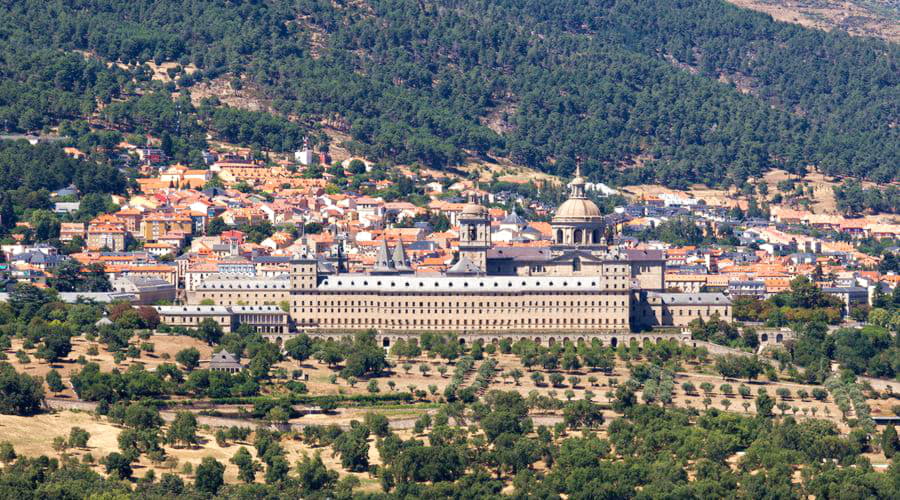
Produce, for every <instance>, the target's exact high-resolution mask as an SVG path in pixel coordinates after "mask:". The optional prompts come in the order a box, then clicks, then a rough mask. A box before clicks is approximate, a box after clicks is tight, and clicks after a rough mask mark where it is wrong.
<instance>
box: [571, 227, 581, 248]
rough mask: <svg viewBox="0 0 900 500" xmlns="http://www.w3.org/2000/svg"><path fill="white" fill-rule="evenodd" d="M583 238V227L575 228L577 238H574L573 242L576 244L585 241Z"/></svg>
mask: <svg viewBox="0 0 900 500" xmlns="http://www.w3.org/2000/svg"><path fill="white" fill-rule="evenodd" d="M581 238H582V231H581V229H576V230H575V238H574V239H573V240H574V241H572V243H574V244H576V245H580V244H581V243H583V242H582V241H581Z"/></svg>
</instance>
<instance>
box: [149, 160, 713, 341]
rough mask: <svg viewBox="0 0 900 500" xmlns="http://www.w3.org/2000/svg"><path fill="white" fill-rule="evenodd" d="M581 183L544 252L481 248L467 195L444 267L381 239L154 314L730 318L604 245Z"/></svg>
mask: <svg viewBox="0 0 900 500" xmlns="http://www.w3.org/2000/svg"><path fill="white" fill-rule="evenodd" d="M584 188H585V179H584V178H582V177H581V175H580V172H576V176H575V178H574V179H573V181H572V182H571V184H570V195H569V198H568V200H566V201H565V202H564V203H563V204H562V205H561V206H560V207H559V208H558V209H557V211H556V214H555V216H554V218H553V220H552V223H551V225H552V228H553V244H552V245H551V246H549V247H494V246H492V244H491V228H490V222H489V217H488V212H487V210H486V209H485V208H484V207H483V206H480V205H478V204H476V203H474V202H472V203H470V204H469V205H467V206H466V208H465V209H464V210H463V211H462V213H461V215H460V216H459V220H458V222H459V257H458V260H457V262H456V263H455V264H454V265H453V266H452V267H451V268H450V269H448V270H447V272H446V273H442V274H427V275H426V274H416V273H415V272H414V271H413V270H412V268H411V267H410V263H409V261H408V259H407V257H406V253H405V251H404V249H403V246H402V243H398V244H397V245H396V246H395V247H394V248H393V249H390V248H388V245H387V242H385V241H383V242H382V244H381V247H380V248H379V250H378V256H377V259H376V264H375V266H374V267H373V268H372V270H371V271H370V272H368V273H365V274H361V273H341V272H335V271H334V269H327V271H326V269H325V267H324V266H322V265H321V263H320V262H319V261H318V260H317V259H316V258H314V257H308V258H307V257H303V256H296V257H295V258H294V259H293V260H292V262H291V266H290V274H289V275H287V276H283V277H274V278H265V279H263V278H259V277H254V278H248V279H242V278H235V277H219V276H210V277H209V278H207V279H206V280H204V281H203V282H201V283H199V284H198V285H197V286H196V288H195V290H193V291H191V292H190V293H189V294H188V303H189V304H193V305H189V306H163V307H159V308H158V309H159V310H160V314H161V317H162V320H163V321H164V322H166V323H169V324H175V325H179V324H180V325H183V326H195V325H196V324H198V323H199V322H200V321H202V320H203V319H204V318H205V317H208V316H209V314H208V313H213V312H215V314H217V315H219V316H217V317H221V315H222V314H232V315H233V318H231V319H229V320H227V321H226V322H227V323H228V325H229V327H230V328H235V327H237V326H238V323H239V322H241V321H243V322H245V323H249V324H251V325H253V326H255V327H256V328H257V329H258V330H260V331H263V332H276V333H277V332H281V331H282V330H284V329H288V328H292V329H297V330H304V331H308V332H311V333H327V332H335V333H339V332H350V331H355V330H364V329H375V330H378V331H380V332H383V333H387V332H397V333H413V332H425V331H432V332H454V333H460V334H465V333H480V332H484V333H487V332H509V333H513V332H518V333H546V332H572V333H579V334H590V333H610V332H623V333H624V332H629V331H640V330H645V329H649V328H653V327H659V326H684V325H687V324H688V323H690V322H691V321H692V320H694V319H696V318H698V317H699V318H704V319H708V318H710V317H711V316H713V315H714V314H717V315H718V316H719V317H721V318H722V319H726V320H730V319H731V302H730V300H729V299H728V298H727V297H726V296H725V295H722V294H719V293H668V292H666V283H665V256H664V254H663V252H662V251H657V250H635V249H620V248H616V247H613V246H611V245H609V244H608V243H609V242H610V241H612V237H613V234H612V230H611V228H609V227H607V225H606V224H605V222H604V218H603V216H602V215H601V213H600V210H599V208H598V207H597V205H596V204H594V203H593V202H592V201H590V200H589V199H588V198H587V197H586V196H585V189H584ZM210 302H212V303H213V304H214V305H207V306H201V305H198V304H200V303H204V304H209V303H210ZM284 303H287V304H289V309H290V313H289V320H290V321H287V320H288V318H283V317H277V316H278V313H277V311H278V309H277V308H269V309H267V310H266V311H267V313H266V314H258V315H253V314H248V311H247V310H246V308H247V307H248V306H263V305H274V304H284ZM207 309H208V311H207ZM232 309H233V310H234V312H231V313H229V312H228V311H232ZM238 309H240V310H238ZM238 314H240V318H238V317H237V316H238Z"/></svg>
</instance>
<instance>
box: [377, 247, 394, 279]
mask: <svg viewBox="0 0 900 500" xmlns="http://www.w3.org/2000/svg"><path fill="white" fill-rule="evenodd" d="M394 270H395V269H394V261H393V260H391V257H390V252H389V251H388V246H387V240H386V239H382V240H381V245H380V246H379V247H378V255H377V256H376V257H375V267H374V268H373V269H372V271H373V272H377V273H386V272H387V273H390V272H394Z"/></svg>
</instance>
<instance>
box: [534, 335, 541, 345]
mask: <svg viewBox="0 0 900 500" xmlns="http://www.w3.org/2000/svg"><path fill="white" fill-rule="evenodd" d="M534 343H535V344H537V345H541V338H540V337H535V338H534Z"/></svg>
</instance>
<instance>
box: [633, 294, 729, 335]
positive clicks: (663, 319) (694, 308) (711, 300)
mask: <svg viewBox="0 0 900 500" xmlns="http://www.w3.org/2000/svg"><path fill="white" fill-rule="evenodd" d="M713 316H718V317H719V319H722V320H724V321H731V299H729V298H728V297H727V296H725V295H724V294H721V293H665V292H662V293H660V292H647V294H646V300H645V301H643V303H642V304H641V305H640V306H639V307H637V308H635V317H634V318H632V320H633V321H634V322H635V323H636V324H638V325H640V326H643V327H657V326H675V327H685V326H687V325H689V324H690V323H691V321H694V320H695V319H698V318H700V319H702V320H703V321H709V319H710V318H712V317H713Z"/></svg>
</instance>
